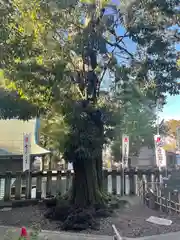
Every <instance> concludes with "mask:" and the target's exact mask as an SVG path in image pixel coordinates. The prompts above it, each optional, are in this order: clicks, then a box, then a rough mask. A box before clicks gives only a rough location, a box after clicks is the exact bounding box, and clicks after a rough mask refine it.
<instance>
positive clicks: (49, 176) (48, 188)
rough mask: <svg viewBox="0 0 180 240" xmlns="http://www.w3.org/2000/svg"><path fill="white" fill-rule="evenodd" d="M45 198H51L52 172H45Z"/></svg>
mask: <svg viewBox="0 0 180 240" xmlns="http://www.w3.org/2000/svg"><path fill="white" fill-rule="evenodd" d="M46 184H47V185H46V197H50V196H51V189H52V171H47V182H46Z"/></svg>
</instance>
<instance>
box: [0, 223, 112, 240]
mask: <svg viewBox="0 0 180 240" xmlns="http://www.w3.org/2000/svg"><path fill="white" fill-rule="evenodd" d="M19 236H20V228H15V227H8V226H0V240H7V239H8V240H17V239H18V238H19ZM38 240H112V237H111V236H102V235H90V234H79V233H70V232H55V231H46V230H42V231H41V232H40V233H39V238H38Z"/></svg>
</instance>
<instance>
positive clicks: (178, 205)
mask: <svg viewBox="0 0 180 240" xmlns="http://www.w3.org/2000/svg"><path fill="white" fill-rule="evenodd" d="M141 193H143V199H144V203H145V204H146V205H147V206H148V207H149V208H152V209H159V210H161V211H163V212H176V213H180V192H179V191H178V190H175V189H174V190H173V189H170V188H168V187H167V185H166V184H161V183H154V182H149V183H147V184H146V183H145V182H142V191H141Z"/></svg>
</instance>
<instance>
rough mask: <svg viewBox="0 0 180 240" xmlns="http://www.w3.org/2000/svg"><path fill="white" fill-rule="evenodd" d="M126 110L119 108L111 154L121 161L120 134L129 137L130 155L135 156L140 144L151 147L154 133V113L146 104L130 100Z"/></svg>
mask: <svg viewBox="0 0 180 240" xmlns="http://www.w3.org/2000/svg"><path fill="white" fill-rule="evenodd" d="M125 110H126V112H125V113H124V112H123V109H121V111H120V114H121V116H119V117H118V118H119V121H117V122H118V123H117V125H116V127H115V136H114V139H113V140H114V141H113V144H112V154H113V156H114V158H115V161H121V159H122V154H121V146H122V135H123V134H127V135H128V136H129V138H130V147H129V149H130V156H137V155H138V153H139V151H140V148H141V147H142V146H149V147H152V146H153V144H154V142H153V135H154V134H155V131H156V129H155V120H156V117H155V113H154V111H153V109H150V108H149V107H148V106H147V105H145V104H142V103H138V102H136V101H132V103H129V105H128V106H127V107H126V109H125Z"/></svg>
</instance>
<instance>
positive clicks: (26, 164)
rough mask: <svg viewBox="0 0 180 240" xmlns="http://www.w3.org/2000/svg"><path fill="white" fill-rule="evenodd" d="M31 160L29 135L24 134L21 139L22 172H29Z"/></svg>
mask: <svg viewBox="0 0 180 240" xmlns="http://www.w3.org/2000/svg"><path fill="white" fill-rule="evenodd" d="M30 158H31V135H30V134H24V137H23V172H24V171H27V170H30Z"/></svg>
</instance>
